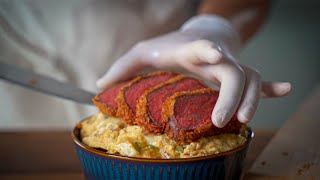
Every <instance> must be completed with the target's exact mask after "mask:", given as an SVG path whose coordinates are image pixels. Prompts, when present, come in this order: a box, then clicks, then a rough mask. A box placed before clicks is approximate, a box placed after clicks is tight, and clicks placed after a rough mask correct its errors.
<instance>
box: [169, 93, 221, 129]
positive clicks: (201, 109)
mask: <svg viewBox="0 0 320 180" xmlns="http://www.w3.org/2000/svg"><path fill="white" fill-rule="evenodd" d="M217 99H218V95H217V94H208V93H206V94H197V95H186V96H181V97H178V98H177V99H176V103H175V107H174V117H175V119H176V123H177V124H176V125H175V127H176V128H179V129H182V130H193V129H195V128H197V127H200V126H202V125H204V124H207V123H211V113H212V110H213V108H214V106H215V104H216V102H217Z"/></svg>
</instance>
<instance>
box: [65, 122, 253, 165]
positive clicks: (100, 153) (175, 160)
mask: <svg viewBox="0 0 320 180" xmlns="http://www.w3.org/2000/svg"><path fill="white" fill-rule="evenodd" d="M90 117H91V116H89V117H87V118H84V119H82V120H81V121H80V122H79V123H78V124H77V125H76V126H75V127H74V128H73V130H72V133H71V136H72V139H73V141H74V143H75V145H76V146H78V147H80V148H81V149H83V150H85V151H87V152H89V153H92V154H95V155H98V156H102V157H105V158H110V159H114V160H120V161H129V162H143V163H146V162H149V163H165V164H168V163H187V162H194V161H202V160H208V159H213V158H215V159H218V158H223V157H226V156H230V155H233V154H235V153H237V152H240V151H241V150H243V149H245V148H246V147H247V146H249V144H250V142H251V140H252V138H253V137H254V132H253V131H252V129H251V128H250V127H247V131H248V137H247V139H246V141H245V142H244V144H242V145H240V146H238V147H236V148H234V149H231V150H229V151H225V152H222V153H218V154H212V155H208V156H200V157H191V158H173V159H155V158H139V157H129V156H122V155H116V154H110V153H107V152H103V151H100V150H97V149H94V148H92V147H89V146H88V145H86V144H84V143H82V142H81V140H80V139H79V138H78V137H77V135H76V132H77V131H79V133H80V126H79V124H80V123H81V122H82V121H85V120H87V119H88V118H90Z"/></svg>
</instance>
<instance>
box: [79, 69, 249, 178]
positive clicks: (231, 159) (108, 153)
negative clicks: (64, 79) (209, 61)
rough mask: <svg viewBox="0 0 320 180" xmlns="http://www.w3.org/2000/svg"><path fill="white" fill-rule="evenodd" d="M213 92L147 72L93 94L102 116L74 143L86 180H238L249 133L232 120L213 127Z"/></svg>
mask: <svg viewBox="0 0 320 180" xmlns="http://www.w3.org/2000/svg"><path fill="white" fill-rule="evenodd" d="M218 95H219V93H218V92H217V91H214V90H213V89H211V88H208V87H207V86H206V85H205V84H204V83H203V82H201V81H199V80H197V79H194V78H191V77H188V76H185V75H181V74H177V73H172V72H163V71H160V72H153V73H149V74H145V75H141V76H138V77H135V78H133V79H131V80H129V81H127V82H122V83H120V84H118V85H116V86H114V87H113V88H110V89H108V90H105V91H104V92H102V93H100V94H98V95H97V96H96V97H95V98H94V99H93V101H94V103H95V104H96V106H97V107H98V108H99V110H100V113H98V114H96V115H94V116H91V117H89V118H87V119H85V120H83V121H82V122H81V123H79V124H78V125H77V126H76V127H75V129H74V131H73V139H74V142H75V147H76V151H77V154H78V157H79V159H80V162H81V164H82V166H83V169H84V171H85V175H86V177H87V178H89V179H123V178H124V179H126V178H130V179H141V178H144V179H188V178H189V179H195V178H196V179H239V178H240V175H241V172H242V168H243V161H244V158H245V155H246V151H247V148H248V145H249V143H250V141H251V138H252V137H253V133H252V132H251V130H250V129H248V128H247V127H246V125H245V124H242V123H240V122H239V121H238V120H237V118H236V116H233V117H232V119H231V121H230V122H229V123H228V124H227V126H226V127H224V128H217V127H215V126H214V125H213V124H212V122H211V112H212V110H213V108H214V106H215V103H216V101H217V99H218Z"/></svg>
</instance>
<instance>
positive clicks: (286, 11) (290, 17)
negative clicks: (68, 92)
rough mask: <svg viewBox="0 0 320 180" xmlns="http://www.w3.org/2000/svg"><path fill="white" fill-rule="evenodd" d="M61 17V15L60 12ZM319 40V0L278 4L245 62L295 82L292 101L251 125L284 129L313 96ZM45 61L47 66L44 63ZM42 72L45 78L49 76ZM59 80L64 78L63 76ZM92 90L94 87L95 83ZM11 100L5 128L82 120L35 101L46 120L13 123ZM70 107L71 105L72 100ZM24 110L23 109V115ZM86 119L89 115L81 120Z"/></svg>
mask: <svg viewBox="0 0 320 180" xmlns="http://www.w3.org/2000/svg"><path fill="white" fill-rule="evenodd" d="M49 6H50V5H49ZM52 13H56V12H52ZM57 15H60V14H59V13H57ZM61 16H62V15H61ZM39 35H40V34H39ZM319 42H320V2H319V1H317V0H305V1H299V0H279V1H274V4H273V7H272V10H271V13H270V16H269V19H268V20H267V23H266V24H265V25H264V27H263V28H262V29H261V31H260V32H259V33H258V34H257V35H256V36H255V37H254V38H253V39H252V40H251V41H250V42H249V43H248V44H247V46H246V47H245V48H244V49H243V51H242V53H241V56H240V60H241V62H242V63H244V64H247V65H250V66H253V67H255V68H257V69H258V70H259V71H260V72H261V74H262V77H264V79H265V80H270V81H271V80H276V81H277V80H278V81H289V82H291V83H292V85H293V91H292V93H291V94H290V96H288V97H284V98H280V99H268V100H262V101H261V102H260V106H259V108H258V111H257V113H256V115H255V116H254V118H253V120H252V122H251V126H253V127H259V128H276V127H280V126H281V125H282V124H283V123H284V122H285V120H286V119H288V117H289V116H290V115H291V114H292V113H294V112H295V110H296V109H297V108H298V105H299V104H301V103H302V101H303V99H304V98H305V97H306V96H307V95H308V94H309V93H311V91H312V89H313V88H315V87H316V86H317V85H319V82H320V71H319V68H320V59H319V58H320V48H319ZM0 53H1V54H0V55H1V57H5V56H3V54H5V53H6V52H5V50H4V49H3V48H1V47H0ZM42 62H43V63H46V62H45V61H42ZM43 66H46V65H45V64H44V65H43ZM43 73H44V74H46V72H43ZM59 78H60V79H61V80H64V79H63V77H58V79H59ZM4 85H6V86H7V83H6V82H4V81H1V80H0V86H4ZM91 86H92V87H93V85H91ZM19 88H20V87H16V86H14V85H10V86H8V87H7V89H5V90H3V91H16V90H17V89H19ZM0 91H1V90H0ZM26 91H29V90H26ZM28 93H30V94H33V93H34V92H31V91H30V92H28ZM0 94H1V92H0ZM2 94H5V92H2ZM40 96H42V97H43V98H47V99H51V102H52V104H51V105H54V104H55V102H57V104H59V101H63V100H58V99H55V98H52V97H44V96H45V95H40ZM11 101H12V99H10V98H9V97H7V96H5V95H2V97H1V101H0V109H1V111H0V129H12V128H13V129H14V128H20V129H21V128H24V127H47V128H61V127H62V128H65V127H68V128H69V127H72V126H73V125H74V124H75V122H77V121H78V120H79V117H73V118H72V119H73V120H72V121H66V120H65V119H55V118H54V117H47V113H46V112H45V111H44V112H41V106H43V105H44V104H42V105H41V102H33V100H32V99H29V101H30V106H29V107H25V109H24V110H26V111H27V110H28V109H29V110H30V109H33V111H34V113H39V114H41V113H42V115H41V119H42V122H41V123H39V122H32V120H26V121H25V122H18V120H17V119H15V118H13V119H12V116H11V115H12V113H19V112H17V110H16V109H14V108H13V107H12V106H10V104H9V105H8V102H11ZM68 103H70V104H72V102H68ZM36 105H38V108H35V107H36ZM57 108H58V107H57ZM85 108H86V107H85ZM24 110H23V109H22V110H20V111H21V112H23V111H24ZM53 111H54V112H51V113H53V114H54V113H56V114H63V113H64V110H63V109H61V110H53ZM87 115H88V114H84V115H83V116H82V118H83V117H85V116H87ZM29 121H30V122H29Z"/></svg>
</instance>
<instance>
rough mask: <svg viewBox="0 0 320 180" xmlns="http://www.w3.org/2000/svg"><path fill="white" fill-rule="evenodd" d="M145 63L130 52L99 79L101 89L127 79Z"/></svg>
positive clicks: (98, 83) (98, 85)
mask: <svg viewBox="0 0 320 180" xmlns="http://www.w3.org/2000/svg"><path fill="white" fill-rule="evenodd" d="M144 67H145V65H144V64H143V63H142V61H139V60H138V59H137V58H136V57H135V56H133V55H132V54H130V53H128V54H126V55H124V56H122V57H121V58H120V59H118V60H117V61H116V62H115V63H114V64H113V65H112V66H111V68H110V69H109V70H108V71H107V72H106V73H105V74H104V75H103V76H102V77H101V78H100V79H99V80H98V81H97V83H96V84H97V87H98V88H99V89H106V88H108V87H110V86H111V85H113V84H115V83H116V82H119V81H123V80H127V79H129V78H130V77H132V76H134V75H135V74H136V73H137V72H138V71H139V70H141V69H142V68H144Z"/></svg>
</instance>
